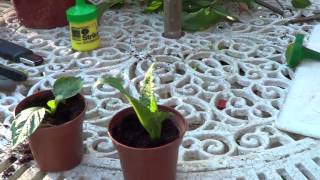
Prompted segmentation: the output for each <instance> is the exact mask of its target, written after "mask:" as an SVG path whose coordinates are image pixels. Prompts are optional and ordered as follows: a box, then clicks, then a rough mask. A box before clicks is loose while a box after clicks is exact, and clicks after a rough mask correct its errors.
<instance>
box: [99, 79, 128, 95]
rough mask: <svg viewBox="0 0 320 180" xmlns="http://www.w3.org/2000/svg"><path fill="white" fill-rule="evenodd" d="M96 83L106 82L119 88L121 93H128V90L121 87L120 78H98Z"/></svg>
mask: <svg viewBox="0 0 320 180" xmlns="http://www.w3.org/2000/svg"><path fill="white" fill-rule="evenodd" d="M97 84H108V85H110V86H112V87H113V88H115V89H117V90H119V91H120V92H121V93H122V94H125V95H128V92H127V91H126V90H125V89H124V87H123V81H122V79H120V78H115V77H105V78H101V79H99V80H98V82H97Z"/></svg>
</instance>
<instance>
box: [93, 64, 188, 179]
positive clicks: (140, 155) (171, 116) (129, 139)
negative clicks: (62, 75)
mask: <svg viewBox="0 0 320 180" xmlns="http://www.w3.org/2000/svg"><path fill="white" fill-rule="evenodd" d="M153 71H154V65H151V67H150V68H149V69H148V71H147V73H146V74H145V78H144V80H143V82H142V84H143V86H141V89H140V92H141V96H140V98H139V100H138V99H136V98H134V97H132V96H131V95H130V94H129V93H128V92H127V91H126V90H125V88H124V87H123V86H122V80H121V79H119V78H114V77H104V78H102V79H100V80H99V81H98V84H108V85H110V86H112V87H114V88H115V89H117V90H119V91H120V93H122V94H123V95H124V96H125V97H126V98H127V100H128V101H129V102H130V104H131V105H132V107H129V108H126V109H124V110H122V111H120V112H118V113H117V114H115V116H114V117H113V118H112V119H111V121H110V123H109V126H108V134H109V136H110V137H111V139H112V142H113V144H114V145H115V148H116V149H117V150H118V153H119V157H120V162H121V167H122V170H123V175H124V178H125V179H126V180H144V179H145V180H150V179H152V180H164V179H165V180H173V179H175V177H176V165H177V158H178V150H179V146H180V144H181V141H182V138H183V135H184V133H185V132H186V130H187V123H186V121H185V119H184V118H183V116H182V115H181V114H180V113H179V112H178V111H176V110H174V109H173V108H170V107H167V106H160V105H159V106H158V105H157V103H156V97H155V95H154V90H153V88H154V82H153V79H154V78H153Z"/></svg>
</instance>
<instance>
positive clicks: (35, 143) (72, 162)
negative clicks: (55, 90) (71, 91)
mask: <svg viewBox="0 0 320 180" xmlns="http://www.w3.org/2000/svg"><path fill="white" fill-rule="evenodd" d="M49 96H52V93H51V91H41V92H39V93H36V94H33V95H31V96H29V97H27V98H25V99H24V100H23V101H21V102H20V103H19V104H18V106H17V107H16V109H15V112H14V113H15V115H17V114H19V113H20V112H21V111H22V110H24V109H26V108H28V104H29V103H30V102H35V101H41V100H43V99H47V97H49ZM77 98H78V99H79V103H82V104H83V107H84V108H83V110H82V112H81V113H80V114H79V115H78V116H77V117H76V118H74V119H72V120H70V121H68V122H67V123H64V124H62V125H58V126H54V127H48V128H38V129H37V130H36V132H34V133H33V134H32V135H31V136H30V138H29V145H30V148H31V151H32V154H33V156H34V159H35V160H36V162H37V164H38V166H39V168H40V169H41V170H42V171H46V172H56V171H64V170H69V169H72V168H74V167H75V166H77V165H78V164H79V163H80V162H81V160H82V155H83V139H82V124H83V119H84V115H85V109H86V103H85V99H84V97H83V96H82V95H77Z"/></svg>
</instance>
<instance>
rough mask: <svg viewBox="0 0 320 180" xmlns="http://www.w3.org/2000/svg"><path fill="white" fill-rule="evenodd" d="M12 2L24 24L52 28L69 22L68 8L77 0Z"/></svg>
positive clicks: (25, 0) (19, 0) (32, 26)
mask: <svg viewBox="0 0 320 180" xmlns="http://www.w3.org/2000/svg"><path fill="white" fill-rule="evenodd" d="M12 3H13V5H14V7H15V10H16V12H17V16H18V18H19V20H20V21H21V23H22V24H23V25H24V26H26V27H28V28H37V29H50V28H55V27H61V26H65V25H67V24H68V22H67V18H66V10H67V9H68V8H69V7H71V6H73V5H74V4H75V0H40V1H39V0H12Z"/></svg>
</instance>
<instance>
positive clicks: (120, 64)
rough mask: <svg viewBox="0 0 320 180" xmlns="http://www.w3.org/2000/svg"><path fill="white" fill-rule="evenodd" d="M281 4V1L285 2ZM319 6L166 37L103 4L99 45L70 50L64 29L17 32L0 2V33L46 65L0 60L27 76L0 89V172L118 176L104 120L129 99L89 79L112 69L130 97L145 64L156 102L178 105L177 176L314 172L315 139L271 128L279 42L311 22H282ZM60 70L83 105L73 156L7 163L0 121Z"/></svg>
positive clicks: (319, 148)
mask: <svg viewBox="0 0 320 180" xmlns="http://www.w3.org/2000/svg"><path fill="white" fill-rule="evenodd" d="M96 3H99V2H96ZM274 3H275V2H274ZM282 3H283V4H287V5H285V6H286V7H289V0H287V1H282ZM237 10H238V9H237V8H235V9H234V11H233V12H237ZM319 12H320V4H319V3H318V4H317V3H316V2H315V4H314V5H313V6H312V7H310V8H309V9H308V10H304V11H290V10H286V15H285V17H284V18H283V17H281V16H279V15H277V14H274V13H272V12H270V11H268V10H266V9H262V8H260V9H259V11H253V12H250V13H247V12H242V13H240V12H239V13H238V14H239V15H240V20H241V21H242V23H233V24H230V23H226V22H223V23H219V24H218V25H216V26H214V27H212V28H210V29H209V30H207V31H204V32H197V33H186V35H185V36H184V37H182V38H181V39H179V40H170V39H165V38H163V37H162V36H161V33H162V31H163V23H162V18H161V15H160V14H147V15H146V14H142V13H141V9H140V8H139V7H137V6H135V5H134V4H132V5H129V6H128V7H126V8H124V9H120V10H112V11H106V12H105V13H104V15H103V17H102V18H101V21H100V35H101V39H102V47H101V48H100V49H97V50H94V51H92V52H90V53H79V52H73V51H72V50H70V43H69V36H68V28H67V27H63V28H56V29H52V30H35V29H27V28H25V27H23V26H21V25H19V22H18V19H17V17H16V15H15V12H14V10H12V8H11V6H10V4H9V3H7V2H3V1H1V2H0V38H3V39H7V40H10V41H12V42H15V43H18V44H20V45H22V46H25V47H28V48H30V49H32V50H33V51H35V52H36V53H38V54H40V55H42V56H43V57H44V58H45V61H46V62H45V64H44V65H41V66H38V67H29V66H25V65H22V64H15V63H10V62H7V61H6V60H4V59H0V62H1V63H3V64H6V65H9V66H11V67H16V68H22V69H24V70H26V71H28V73H29V76H30V78H29V79H28V81H26V82H24V83H22V84H20V85H19V86H18V88H17V90H16V91H15V92H14V93H11V94H6V93H1V92H0V98H1V99H0V157H1V158H0V172H2V171H3V170H5V169H7V168H8V167H10V166H12V167H13V168H14V172H13V176H12V177H11V179H17V178H20V179H116V180H117V179H122V174H121V168H120V164H119V160H118V156H117V153H116V151H115V149H114V148H113V146H112V143H111V141H110V139H109V138H108V137H107V134H106V127H107V125H108V122H109V120H110V118H111V117H112V116H113V115H114V114H115V113H116V112H117V111H119V110H121V109H123V108H125V107H128V106H129V105H128V102H127V101H126V100H125V99H123V98H122V97H121V96H120V94H119V93H118V92H117V91H115V90H114V89H112V88H111V87H109V86H98V87H94V86H92V84H93V82H95V80H97V78H99V77H100V76H102V75H113V76H119V77H122V78H123V79H124V80H125V84H126V88H128V89H129V90H130V92H131V94H132V95H133V96H137V94H138V91H137V89H139V86H140V84H139V82H140V81H141V79H142V78H143V74H144V72H145V71H146V70H147V68H148V66H149V65H150V64H151V63H152V62H155V63H156V67H157V70H156V77H155V78H156V92H157V97H158V100H159V103H160V104H164V105H168V106H171V107H174V108H175V109H177V110H179V111H180V112H181V113H182V114H183V115H184V116H185V118H186V119H187V121H188V122H189V131H188V132H187V133H186V136H185V138H184V140H183V143H182V145H181V147H180V151H179V163H178V175H177V178H178V179H192V180H193V179H208V180H209V179H210V180H212V179H237V180H244V179H260V180H264V179H313V180H317V179H320V143H319V142H320V141H319V140H316V139H312V138H308V137H304V136H300V135H296V134H291V133H286V132H283V131H279V130H278V129H276V128H275V127H274V121H275V120H276V119H277V115H278V113H279V111H280V110H281V105H282V104H283V102H284V100H285V97H286V94H287V92H288V90H289V87H290V80H291V78H292V77H293V76H294V72H293V71H291V70H290V69H289V68H287V67H286V65H285V64H284V62H285V59H284V51H285V49H286V46H287V45H288V43H290V42H292V41H293V40H294V35H295V34H297V33H303V34H306V35H308V33H309V32H310V30H311V29H312V27H313V26H314V24H316V23H303V24H289V25H284V24H285V22H286V21H287V20H288V19H292V18H294V17H297V16H299V15H301V14H303V15H306V16H307V15H311V14H314V13H319ZM62 75H77V76H81V77H82V78H83V79H84V80H85V88H84V91H83V94H84V95H85V97H86V99H87V101H88V104H89V106H88V111H87V113H86V119H85V124H84V135H85V139H84V144H85V149H84V151H85V155H84V159H83V161H82V163H81V164H80V165H79V166H78V167H76V168H75V169H73V170H70V171H66V172H61V173H49V174H47V173H44V172H40V171H39V170H38V169H37V167H36V165H35V163H34V162H29V163H26V164H19V163H18V162H10V159H8V157H9V154H10V152H9V148H10V132H9V129H8V126H10V123H11V121H12V111H13V109H14V107H15V106H16V105H17V103H18V102H19V101H20V100H22V99H23V98H24V97H26V96H27V95H30V94H32V93H34V92H37V91H39V90H44V89H48V88H50V87H51V86H52V84H53V82H54V80H55V79H57V78H58V77H59V76H62ZM221 101H225V102H226V106H225V107H224V106H221V105H219V102H221ZM155 163H156V162H155ZM1 175H3V172H2V173H0V176H1Z"/></svg>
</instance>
